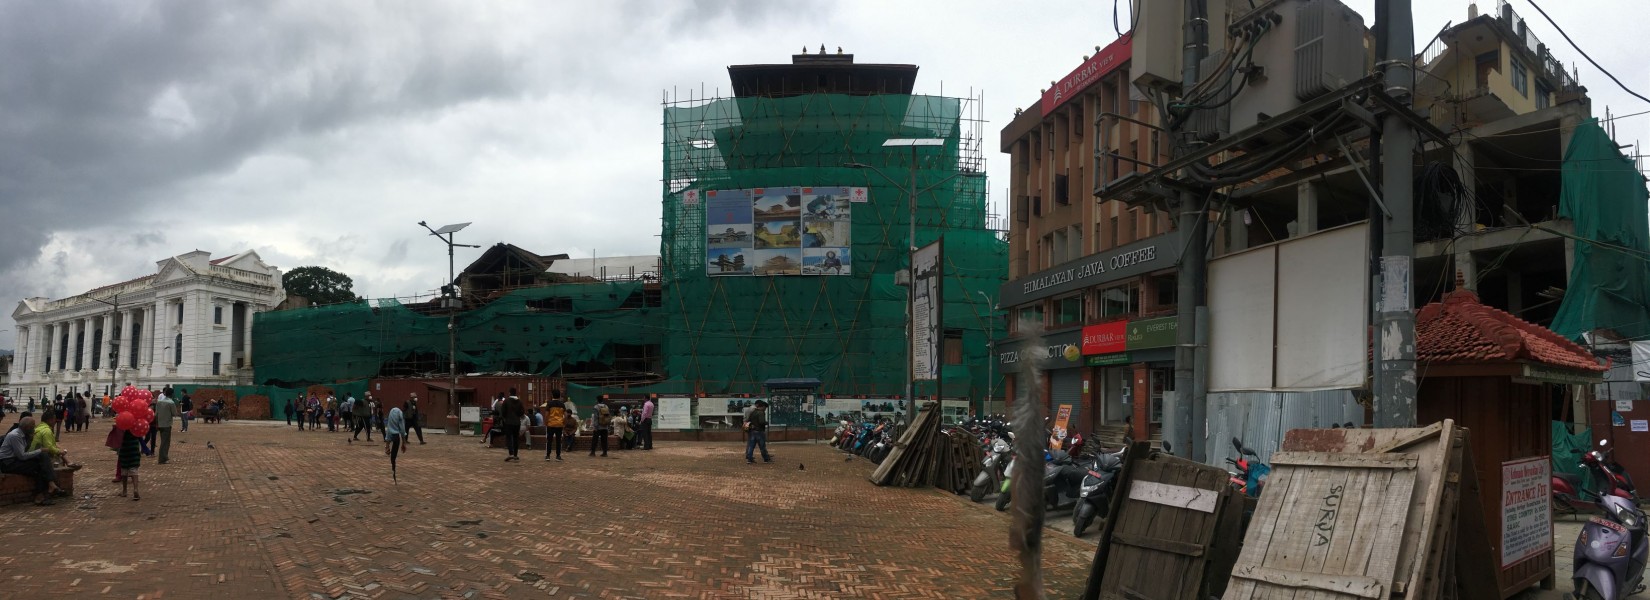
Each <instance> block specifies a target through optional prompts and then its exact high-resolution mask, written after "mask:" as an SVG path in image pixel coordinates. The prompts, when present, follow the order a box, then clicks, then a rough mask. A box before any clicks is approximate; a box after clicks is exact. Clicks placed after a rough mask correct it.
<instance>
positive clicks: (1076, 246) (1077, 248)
mask: <svg viewBox="0 0 1650 600" xmlns="http://www.w3.org/2000/svg"><path fill="white" fill-rule="evenodd" d="M1067 239H1068V241H1067V243H1068V244H1070V248H1071V257H1072V258H1077V257H1079V256H1082V255H1084V254H1087V253H1088V249H1087V248H1084V247H1083V227H1082V226H1081V225H1072V226H1071V234H1070V235H1069V236H1067Z"/></svg>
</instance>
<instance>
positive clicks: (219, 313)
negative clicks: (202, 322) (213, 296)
mask: <svg viewBox="0 0 1650 600" xmlns="http://www.w3.org/2000/svg"><path fill="white" fill-rule="evenodd" d="M212 324H213V325H222V324H223V307H222V306H214V307H212Z"/></svg>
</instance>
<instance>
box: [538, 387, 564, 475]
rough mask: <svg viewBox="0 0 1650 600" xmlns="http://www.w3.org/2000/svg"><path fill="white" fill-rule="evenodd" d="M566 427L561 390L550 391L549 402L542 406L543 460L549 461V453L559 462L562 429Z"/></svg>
mask: <svg viewBox="0 0 1650 600" xmlns="http://www.w3.org/2000/svg"><path fill="white" fill-rule="evenodd" d="M566 425H567V404H566V403H565V402H562V401H561V390H550V401H549V402H546V403H545V404H544V460H546V461H548V460H550V451H551V450H552V449H554V450H555V452H556V460H561V436H562V428H563V427H565V426H566Z"/></svg>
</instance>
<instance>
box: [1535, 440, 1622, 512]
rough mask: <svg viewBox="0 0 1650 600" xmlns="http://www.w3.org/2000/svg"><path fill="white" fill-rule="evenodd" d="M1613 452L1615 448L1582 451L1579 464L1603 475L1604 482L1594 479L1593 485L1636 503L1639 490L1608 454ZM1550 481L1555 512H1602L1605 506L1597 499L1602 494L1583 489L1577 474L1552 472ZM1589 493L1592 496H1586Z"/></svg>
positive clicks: (1596, 473) (1596, 475)
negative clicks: (1595, 481)
mask: <svg viewBox="0 0 1650 600" xmlns="http://www.w3.org/2000/svg"><path fill="white" fill-rule="evenodd" d="M1614 454H1615V449H1614V448H1611V449H1610V450H1607V451H1605V452H1599V451H1597V450H1594V451H1591V452H1584V453H1582V454H1581V466H1582V467H1583V468H1585V469H1588V470H1590V471H1592V472H1593V473H1594V476H1595V477H1599V478H1604V481H1603V482H1597V483H1595V485H1594V487H1597V488H1600V489H1604V490H1608V491H1607V492H1605V493H1607V494H1609V495H1613V496H1617V497H1620V498H1625V499H1627V500H1628V501H1631V502H1633V503H1634V504H1637V503H1638V493H1637V491H1636V490H1635V489H1634V487H1633V479H1632V478H1631V477H1629V476H1628V475H1627V471H1626V470H1625V469H1623V468H1622V466H1621V463H1618V462H1616V461H1615V460H1614V459H1613V458H1611V457H1612V456H1613V455H1614ZM1550 484H1551V486H1552V488H1553V510H1554V512H1557V513H1560V514H1576V513H1588V514H1605V508H1604V507H1603V506H1602V505H1601V504H1600V502H1599V501H1600V500H1602V498H1601V497H1600V495H1599V494H1595V493H1593V492H1592V491H1591V490H1583V489H1582V479H1581V476H1580V475H1573V474H1570V473H1558V472H1554V473H1553V476H1552V479H1551V482H1550ZM1584 494H1585V495H1584ZM1589 496H1590V497H1592V498H1593V499H1591V500H1589V499H1588V497H1589Z"/></svg>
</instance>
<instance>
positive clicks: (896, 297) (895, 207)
mask: <svg viewBox="0 0 1650 600" xmlns="http://www.w3.org/2000/svg"><path fill="white" fill-rule="evenodd" d="M963 112H964V110H963V101H962V100H960V99H957V98H944V97H936V96H907V95H875V96H848V95H835V94H810V95H802V96H795V97H788V98H723V99H716V100H710V101H698V102H694V103H690V104H686V105H679V106H671V107H667V108H666V109H665V119H664V139H665V143H664V178H665V180H666V182H667V185H666V189H665V194H664V198H663V201H664V231H663V240H662V243H661V248H660V251H661V255H662V263H663V264H662V273H661V275H662V277H663V280H664V287H665V297H664V305H665V306H664V310H665V313H666V321H667V324H668V325H667V327H668V328H669V337H668V339H667V341H666V342H665V356H666V365H665V371H666V372H668V373H669V374H670V376H671V378H672V379H676V380H681V381H689V382H694V383H695V384H696V386H697V389H698V391H701V392H703V393H711V394H715V393H741V392H744V393H759V392H761V387H760V386H761V383H762V382H763V381H765V380H767V379H770V378H780V377H812V378H817V379H819V380H821V381H822V382H824V387H823V388H822V389H821V392H822V393H833V394H840V395H849V394H864V395H895V394H901V393H903V381H904V379H905V370H904V364H905V363H904V361H905V352H906V348H905V339H906V336H905V333H904V323H905V311H906V304H905V290H904V288H903V287H902V286H900V285H897V284H896V283H895V279H894V277H895V273H896V272H898V271H900V270H902V269H905V268H907V260H908V259H907V251H906V249H907V247H908V243H909V241H910V240H909V234H908V231H909V225H910V218H909V214H910V213H909V208H908V206H909V205H908V204H907V196H906V194H905V192H904V191H902V188H904V187H909V186H910V178H911V173H912V166H913V165H912V160H913V156H912V155H913V153H912V150H911V149H910V148H887V147H883V143H884V142H885V141H887V140H889V139H890V138H938V139H941V140H944V145H943V146H941V147H929V148H919V149H918V150H917V151H916V153H915V154H916V165H915V166H916V188H917V189H918V190H924V189H925V188H932V189H928V190H927V191H924V192H922V193H920V194H918V196H917V200H918V201H917V218H916V220H917V233H916V242H917V244H918V245H923V244H927V243H929V242H932V241H934V240H935V239H938V238H940V237H941V236H942V235H943V237H944V248H945V260H944V263H943V265H944V267H943V268H944V277H945V285H944V292H943V298H944V307H943V309H942V310H943V313H942V314H943V322H944V324H945V327H946V328H947V329H949V330H951V334H952V335H953V336H955V337H957V338H958V341H957V342H955V343H956V344H957V345H959V346H960V353H961V362H960V364H953V365H946V366H945V367H943V370H942V374H941V381H942V383H943V386H944V389H943V394H944V395H945V396H948V397H965V396H966V397H982V396H983V395H984V393H985V391H986V389H987V385H988V383H987V381H986V378H987V375H988V373H987V368H986V364H987V362H988V361H989V360H990V358H989V357H988V347H987V341H988V340H989V339H990V338H991V336H992V335H993V334H994V333H995V332H996V331H997V328H998V327H999V326H1000V324H999V322H998V320H997V319H995V317H994V315H993V312H992V310H991V309H990V306H991V305H992V303H994V302H995V298H996V295H997V288H998V287H999V286H1000V285H1001V284H1002V282H1003V280H1004V278H1005V276H1006V274H1007V251H1008V248H1007V244H1006V243H1005V242H1003V241H1001V240H999V239H998V238H997V237H996V235H995V233H994V232H993V231H991V230H989V229H987V227H986V222H985V220H986V214H985V194H986V187H985V186H986V181H985V177H984V173H983V172H982V171H981V167H982V165H980V164H979V162H978V159H977V158H971V156H973V155H972V154H970V153H969V152H965V151H964V150H965V147H966V145H967V144H969V143H970V138H969V137H968V136H967V135H965V132H964V126H965V123H964V118H963ZM973 143H977V141H976V142H973ZM975 150H977V148H975ZM850 163H861V164H865V165H870V166H871V167H874V168H875V170H873V169H866V168H853V167H849V166H847V165H848V164H850ZM877 171H880V172H881V173H882V175H879V174H878V172H877ZM884 175H886V176H887V178H892V179H896V180H898V182H899V183H898V185H895V184H894V183H892V182H890V181H889V180H888V179H887V178H885V177H884ZM793 186H794V187H809V186H811V187H835V186H858V187H867V188H869V201H867V202H863V203H855V204H852V215H851V221H852V225H851V229H852V230H851V239H852V242H851V254H852V257H853V263H852V275H851V276H832V275H827V276H807V275H804V276H731V277H707V276H706V263H707V256H706V246H707V239H706V223H705V213H706V207H705V204H704V202H699V203H693V202H684V200H685V199H686V197H687V195H688V193H689V192H690V190H691V191H696V192H698V193H700V197H701V198H704V197H706V196H707V192H708V191H711V190H735V189H747V188H784V187H793ZM955 353H956V351H953V356H955ZM917 393H918V394H920V395H928V394H934V393H936V389H935V386H934V385H933V384H932V383H926V382H925V383H923V384H922V385H920V386H919V387H918V392H917Z"/></svg>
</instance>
